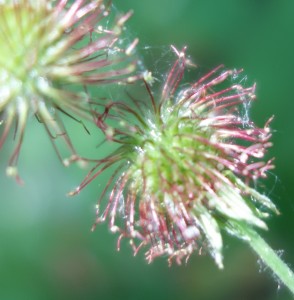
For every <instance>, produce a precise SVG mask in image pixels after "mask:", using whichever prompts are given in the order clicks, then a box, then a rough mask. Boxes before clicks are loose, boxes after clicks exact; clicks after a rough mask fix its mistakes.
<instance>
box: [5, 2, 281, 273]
mask: <svg viewBox="0 0 294 300" xmlns="http://www.w3.org/2000/svg"><path fill="white" fill-rule="evenodd" d="M108 15H109V6H107V5H105V4H104V3H103V1H102V0H101V1H99V0H97V1H86V0H84V1H83V0H76V1H74V2H73V3H72V4H70V3H69V2H68V1H66V0H59V1H46V0H38V1H29V0H11V1H1V2H0V45H1V47H0V122H1V127H2V128H1V130H2V135H1V137H0V147H1V146H2V145H3V144H4V142H5V140H6V138H7V136H8V134H9V132H10V129H11V127H12V126H13V125H14V126H15V135H16V147H15V149H14V151H13V154H12V156H11V158H10V161H9V167H8V169H7V173H8V175H12V176H15V177H16V178H18V175H17V169H16V163H17V159H18V155H19V151H20V147H21V143H22V140H23V136H24V131H25V126H26V122H27V118H28V116H29V115H34V116H35V117H36V118H37V119H38V120H39V121H40V122H41V123H42V124H43V125H44V127H45V129H46V131H47V132H48V134H49V135H50V137H51V138H52V140H53V141H54V137H56V136H59V135H61V137H63V138H64V139H65V142H66V143H67V145H68V147H69V149H70V151H71V153H72V154H71V155H72V156H71V157H70V159H71V160H75V159H77V154H76V153H75V151H74V149H73V147H72V145H71V142H70V140H69V137H68V136H67V134H66V132H65V129H64V127H63V125H62V122H61V119H60V117H59V113H64V114H66V115H68V116H71V117H72V118H76V119H77V118H78V119H77V120H79V119H83V118H88V117H89V115H90V113H91V99H89V96H88V94H87V92H86V89H85V92H83V91H81V92H73V91H72V90H70V87H69V86H70V85H78V86H79V87H80V89H81V90H83V87H84V86H87V85H90V84H91V85H93V84H94V85H100V84H105V83H113V82H117V83H120V82H131V81H134V80H135V79H138V78H139V77H140V76H138V75H136V73H134V69H135V65H136V63H135V60H134V59H133V58H132V55H131V52H132V50H133V48H134V47H135V44H136V42H137V40H135V41H134V42H133V43H131V44H130V45H129V46H128V47H127V48H126V49H121V48H119V47H118V46H117V44H119V43H118V41H119V39H120V34H121V32H122V29H123V26H124V23H125V21H126V20H127V19H128V18H129V16H130V13H128V14H126V15H123V16H121V17H120V18H117V19H116V21H114V24H113V26H112V27H111V26H109V25H108V26H107V28H106V27H104V25H103V24H104V23H103V21H104V19H105V18H107V17H108ZM106 24H108V22H106ZM174 51H175V52H176V54H177V59H176V62H175V64H174V65H173V67H172V69H171V70H170V72H169V74H168V76H167V79H166V81H165V84H164V86H163V89H162V92H161V93H159V94H153V92H152V91H151V88H150V87H149V85H148V84H147V83H146V82H145V88H146V89H145V90H146V91H148V97H149V99H148V101H145V100H144V99H141V100H140V99H139V100H138V101H137V100H133V102H131V104H130V100H126V101H125V102H121V101H111V102H107V103H106V102H104V103H99V106H96V105H95V109H96V111H95V114H94V117H95V121H96V123H97V126H98V127H99V128H100V129H101V130H102V131H103V132H104V133H105V136H106V139H107V140H108V141H111V142H113V143H117V145H118V147H117V149H116V150H115V151H114V152H113V153H111V154H109V155H108V156H107V157H105V158H104V159H101V160H98V161H97V165H96V166H95V167H94V168H93V169H92V171H90V173H89V174H88V176H87V177H86V179H85V180H84V181H83V182H82V184H81V185H80V186H79V187H78V188H77V189H76V190H75V191H73V192H72V193H71V194H76V193H78V192H80V190H81V189H82V188H83V187H84V186H86V185H87V184H88V183H89V182H91V181H92V180H93V179H94V178H96V177H98V176H99V175H100V174H102V173H103V172H104V171H105V170H106V169H108V168H111V169H112V170H113V175H112V176H111V178H110V180H109V182H108V183H107V185H106V186H105V187H104V189H103V191H102V192H101V196H100V198H99V202H98V204H97V220H96V223H99V222H101V221H104V220H105V219H108V220H109V226H110V230H111V231H113V232H119V233H120V236H119V241H118V244H119V243H120V240H121V238H123V237H127V238H129V239H130V241H131V244H132V246H133V248H134V251H135V252H137V251H138V249H140V248H141V247H142V246H147V247H148V250H147V252H146V258H147V259H148V261H152V260H153V259H154V258H155V257H157V256H160V255H165V256H168V257H169V258H170V260H172V259H173V258H175V259H176V261H177V262H181V260H182V258H183V257H189V255H190V254H191V253H192V252H193V251H199V252H200V251H202V249H203V248H204V249H207V250H208V251H209V252H210V253H211V255H212V256H213V257H214V259H215V261H216V263H217V264H218V266H219V267H222V236H221V230H222V229H225V230H227V231H229V232H230V233H233V234H235V235H237V236H238V237H240V238H242V234H241V233H240V232H241V231H242V230H241V229H242V228H243V227H242V226H243V225H246V226H249V227H250V226H257V227H260V228H266V225H265V223H264V222H263V220H262V219H263V218H264V217H266V216H267V212H269V211H276V208H275V206H274V205H273V204H272V203H271V201H270V200H269V199H268V198H267V197H266V196H264V195H262V194H260V193H259V192H257V191H256V190H255V189H253V188H251V187H250V186H251V184H252V183H253V182H255V181H256V180H258V179H259V178H261V177H265V176H266V172H267V171H268V170H269V169H271V168H272V167H273V166H272V163H271V161H268V162H263V161H262V160H261V159H262V158H263V157H264V154H265V152H266V149H267V148H268V147H269V146H270V145H271V143H270V142H269V139H270V137H271V132H270V129H269V122H267V123H266V124H265V126H264V128H258V127H256V125H255V124H254V123H253V122H251V121H248V120H247V119H246V118H243V117H242V111H243V108H244V106H246V105H247V104H248V103H249V102H250V101H251V100H253V99H254V97H255V95H254V86H253V87H249V88H245V87H243V86H241V85H239V84H233V85H231V82H230V78H231V79H232V78H233V77H235V75H236V74H238V73H239V72H240V71H232V70H224V69H223V67H219V68H216V69H214V70H212V71H211V72H210V73H208V74H207V75H205V76H203V77H202V78H201V79H200V80H198V81H196V82H193V83H192V84H190V85H185V86H184V87H183V88H181V85H180V83H181V80H182V77H183V74H184V70H185V67H186V65H187V59H186V56H185V49H183V50H182V51H181V52H178V51H177V50H176V49H174ZM227 82H229V85H228V86H227V87H225V85H226V83H227ZM141 84H142V81H141ZM141 86H142V85H141ZM143 86H144V84H143ZM76 90H77V89H76ZM97 107H100V108H101V107H102V109H100V111H99V109H98V111H97ZM105 198H108V201H106V202H105V203H104V204H103V201H102V200H103V199H104V200H106V199H105ZM101 202H102V203H101Z"/></svg>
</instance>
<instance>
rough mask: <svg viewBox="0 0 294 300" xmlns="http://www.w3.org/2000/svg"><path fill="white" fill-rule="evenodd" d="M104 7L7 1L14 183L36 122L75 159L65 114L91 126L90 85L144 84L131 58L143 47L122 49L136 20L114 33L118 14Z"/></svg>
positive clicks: (4, 57) (5, 120)
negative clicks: (31, 119)
mask: <svg viewBox="0 0 294 300" xmlns="http://www.w3.org/2000/svg"><path fill="white" fill-rule="evenodd" d="M103 2H104V1H103V0H93V1H90V0H77V1H74V2H73V4H70V3H69V1H67V0H56V1H47V0H38V1H31V0H4V1H0V124H1V127H3V129H2V135H1V136H0V148H1V147H2V146H3V144H4V142H5V140H6V138H7V135H8V133H9V131H10V129H11V127H12V126H13V124H14V123H15V126H16V129H15V132H16V133H15V139H16V147H15V149H14V152H13V154H12V155H11V158H10V160H9V166H8V168H7V174H8V175H12V176H16V178H18V175H17V169H16V163H17V160H18V155H19V151H20V147H21V143H22V140H23V136H24V131H25V126H26V123H27V118H28V116H29V115H35V116H36V118H37V119H38V121H40V123H42V124H43V125H44V127H45V129H46V131H47V132H48V134H49V135H50V137H51V138H52V141H53V144H54V139H55V138H56V137H58V136H61V137H62V138H63V139H64V140H65V142H66V144H67V146H68V149H69V150H70V152H71V155H72V156H73V157H71V159H74V157H76V154H75V151H74V149H73V147H72V145H71V142H70V140H69V138H68V136H67V134H66V132H65V129H64V127H63V125H62V123H61V120H60V118H59V117H58V114H59V113H60V112H62V113H64V114H66V115H68V116H70V117H72V118H74V119H75V118H76V117H77V118H83V117H87V118H89V111H90V109H89V102H90V100H89V96H88V94H87V93H86V92H81V91H83V90H85V91H86V88H85V87H86V86H87V85H90V84H93V85H100V84H105V83H113V82H115V83H117V82H129V81H133V80H135V79H136V77H135V76H134V75H132V72H133V71H134V69H135V65H136V62H135V61H134V59H132V58H131V52H132V50H133V49H134V47H135V45H136V43H137V40H135V41H134V42H133V43H132V44H131V45H130V47H127V49H121V48H119V46H118V45H117V44H118V43H119V37H120V34H121V32H122V30H123V26H124V23H125V22H126V21H127V19H128V18H129V17H130V16H131V13H127V14H126V15H123V16H121V17H120V18H118V19H117V20H116V21H115V22H114V25H113V26H112V27H110V28H108V27H106V25H107V24H108V23H106V22H105V20H107V19H108V16H109V14H110V7H109V5H105V4H104V3H103ZM107 26H109V25H107ZM70 86H75V88H74V89H72V88H70ZM77 86H78V87H80V88H79V89H77V88H76V87H77ZM83 87H84V89H83ZM74 90H75V91H76V90H80V92H75V91H74ZM74 116H76V117H74ZM77 121H79V120H78V119H77ZM79 122H81V121H79ZM66 161H68V160H66Z"/></svg>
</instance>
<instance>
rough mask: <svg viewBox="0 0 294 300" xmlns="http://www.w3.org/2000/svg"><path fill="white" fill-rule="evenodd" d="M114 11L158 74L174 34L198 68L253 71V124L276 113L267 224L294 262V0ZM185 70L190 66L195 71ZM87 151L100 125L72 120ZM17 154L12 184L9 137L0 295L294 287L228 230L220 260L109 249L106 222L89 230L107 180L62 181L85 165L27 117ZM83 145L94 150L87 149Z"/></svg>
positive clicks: (193, 0)
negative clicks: (272, 212) (70, 159)
mask: <svg viewBox="0 0 294 300" xmlns="http://www.w3.org/2000/svg"><path fill="white" fill-rule="evenodd" d="M113 3H114V5H115V6H116V8H117V9H118V10H119V11H123V12H126V11H128V10H129V9H133V10H134V12H135V14H134V16H133V17H132V19H131V20H130V21H129V22H128V30H129V35H130V38H132V37H136V36H138V37H139V38H140V45H139V47H138V50H139V53H140V55H141V56H142V58H143V57H144V60H145V65H146V66H147V67H148V68H149V69H151V70H152V71H153V74H154V76H155V77H157V78H158V79H161V77H162V76H163V75H164V74H163V73H162V70H165V69H166V68H168V67H169V66H170V65H171V64H172V62H173V57H174V55H173V54H172V53H171V52H170V45H171V44H173V45H175V46H176V47H177V48H181V47H182V46H188V54H189V55H190V56H191V59H192V60H193V62H195V63H196V64H197V65H198V66H199V67H200V68H203V69H204V70H208V69H210V68H211V67H214V66H216V65H218V64H220V63H224V64H225V65H226V66H227V67H229V68H234V67H236V68H241V67H242V68H244V70H245V74H247V76H248V80H247V82H248V85H249V84H252V83H253V82H256V83H257V96H258V100H257V101H256V102H255V103H254V105H253V107H252V110H251V116H252V118H253V119H254V120H255V121H256V123H257V124H258V125H260V126H262V125H263V124H264V122H265V121H266V120H267V119H268V118H269V117H270V116H271V115H273V114H274V115H275V120H274V122H273V123H272V127H273V128H274V129H275V132H274V136H273V142H274V147H273V148H272V149H271V150H270V156H274V157H275V158H276V160H275V163H276V169H275V170H274V171H273V174H271V175H270V176H269V179H268V181H267V188H266V190H267V191H268V194H269V196H270V197H271V198H272V200H273V201H274V202H275V203H276V204H277V206H278V207H279V208H280V211H281V212H282V213H281V215H280V216H279V217H275V216H273V217H272V218H271V219H270V220H269V221H268V225H269V228H270V230H269V232H262V233H261V234H262V235H263V236H264V237H265V239H266V240H267V241H268V243H269V244H270V245H271V246H272V247H273V248H274V249H276V250H279V251H280V252H279V253H280V254H281V256H282V257H283V258H284V259H285V261H286V262H287V263H289V265H290V266H292V269H293V268H294V178H293V170H294V159H293V154H294V96H293V88H294V84H293V74H294V2H293V1H292V0H279V1H274V0H267V1H265V0H223V1H221V0H148V1H147V0H141V1H137V0H124V1H122V0H120V1H119V0H117V1H116V0H113ZM191 77H193V75H192V74H191ZM67 127H69V130H70V131H71V133H72V136H73V141H74V143H75V144H76V145H77V147H78V148H79V149H80V152H82V153H83V154H84V155H90V156H95V155H96V153H97V154H98V155H99V156H100V155H103V153H98V150H97V149H96V145H97V144H98V142H99V138H100V136H99V134H98V131H97V132H96V131H95V130H92V135H91V136H87V135H85V132H84V131H83V129H82V128H81V126H77V125H76V124H74V122H72V121H68V122H67ZM27 129H28V130H27V133H26V137H25V143H24V144H23V149H22V153H21V157H20V172H21V174H22V177H23V179H24V180H25V185H24V186H18V185H17V184H16V183H15V182H14V181H13V180H11V179H7V178H6V177H5V176H4V173H5V166H6V161H7V158H8V155H9V152H10V151H11V147H12V143H11V144H9V143H8V144H7V145H6V146H5V148H4V150H3V151H2V152H1V156H0V168H1V175H0V189H1V194H0V195H1V196H0V197H1V201H0V241H1V246H0V299H4V300H18V299H21V300H24V299H28V300H35V299H73V300H75V299H105V300H112V299H117V300H118V299H126V300H141V299H142V300H151V299H152V300H157V299H159V300H167V299H169V300H175V299H183V300H186V299H187V300H188V299H198V300H214V299H218V300H243V299H244V300H249V299H250V300H255V299H256V300H270V299H283V300H286V299H292V298H291V296H290V294H289V292H288V291H287V290H286V289H285V288H283V287H280V286H279V283H278V282H277V281H275V280H274V278H273V276H272V275H271V273H270V272H268V271H266V270H264V268H263V267H262V266H261V265H260V264H259V263H258V262H257V259H256V256H255V255H254V253H252V251H251V250H250V249H249V248H248V247H247V245H245V244H243V243H242V242H239V241H236V240H233V239H231V238H230V237H225V245H226V246H225V249H224V257H225V260H224V263H225V269H224V270H222V271H220V270H218V269H217V267H216V266H215V265H214V263H213V261H212V259H211V258H210V257H208V256H206V257H205V256H203V257H199V256H197V255H193V256H192V257H191V259H190V261H189V263H188V264H187V265H182V266H177V265H173V266H172V267H171V268H169V267H168V266H167V263H166V260H165V259H163V258H161V259H157V260H156V261H155V262H154V263H152V264H151V265H147V263H146V262H145V261H144V256H143V254H139V255H138V256H137V257H133V256H132V251H131V249H130V247H129V246H128V245H127V243H126V242H124V243H123V245H122V249H121V251H120V252H119V253H117V252H116V250H115V248H116V236H115V235H112V234H110V233H109V232H108V229H107V227H106V225H102V226H99V227H98V228H97V229H96V231H95V232H94V233H91V232H90V228H91V226H92V223H93V220H94V218H95V211H94V206H95V202H96V199H97V195H98V192H99V186H100V187H101V186H103V181H99V182H98V181H96V182H94V183H93V184H91V185H90V186H88V188H87V189H85V190H84V191H83V193H82V194H80V195H79V196H77V197H74V198H68V197H66V196H65V195H66V193H67V192H68V191H70V190H71V189H73V188H74V187H75V186H77V185H78V184H79V182H80V181H81V179H82V178H83V176H84V175H85V174H86V170H81V169H79V168H78V167H77V166H71V167H70V168H67V169H66V168H63V167H62V166H61V164H60V163H59V161H58V159H57V157H56V155H55V153H54V151H53V149H52V146H51V144H50V140H49V138H48V137H47V135H46V134H45V131H44V129H43V128H42V127H41V126H40V124H38V123H37V121H36V120H35V119H34V118H32V119H31V120H30V121H29V124H28V128H27ZM89 149H90V150H89Z"/></svg>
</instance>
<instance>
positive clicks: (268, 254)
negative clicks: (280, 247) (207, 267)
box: [238, 224, 294, 294]
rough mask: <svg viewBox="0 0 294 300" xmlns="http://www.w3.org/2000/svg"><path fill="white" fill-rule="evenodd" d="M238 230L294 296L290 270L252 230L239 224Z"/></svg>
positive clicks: (293, 281)
mask: <svg viewBox="0 0 294 300" xmlns="http://www.w3.org/2000/svg"><path fill="white" fill-rule="evenodd" d="M238 230H239V231H240V233H241V235H242V237H243V238H244V239H245V240H246V241H247V243H248V244H249V245H250V246H251V247H252V249H253V250H254V251H255V252H256V253H257V254H258V256H259V257H260V259H261V260H262V261H263V262H264V263H265V264H266V265H267V266H268V267H270V268H271V269H272V271H273V272H274V273H275V274H276V275H277V277H278V278H279V279H280V280H281V281H282V282H283V283H284V285H285V286H286V287H288V289H289V290H290V291H291V292H292V293H293V294H294V274H293V272H292V271H291V270H290V268H289V267H288V266H287V265H286V264H285V263H284V262H283V261H282V260H281V258H280V257H279V256H278V255H277V254H276V252H275V251H274V250H273V249H272V248H271V247H270V246H269V245H268V244H267V243H266V242H265V240H264V239H263V238H261V236H260V235H259V234H258V233H257V232H256V231H255V230H254V229H252V228H250V227H249V226H246V225H244V226H242V225H240V224H239V226H238Z"/></svg>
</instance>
